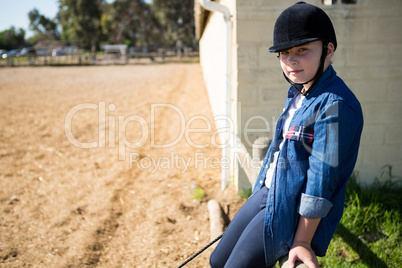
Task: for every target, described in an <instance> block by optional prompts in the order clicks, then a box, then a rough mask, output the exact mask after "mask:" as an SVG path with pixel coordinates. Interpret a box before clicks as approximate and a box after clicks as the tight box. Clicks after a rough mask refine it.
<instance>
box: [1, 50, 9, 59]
mask: <svg viewBox="0 0 402 268" xmlns="http://www.w3.org/2000/svg"><path fill="white" fill-rule="evenodd" d="M7 52H8V51H7V50H5V49H0V59H1V58H3V55H4V54H7Z"/></svg>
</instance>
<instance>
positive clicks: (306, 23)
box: [269, 2, 337, 95]
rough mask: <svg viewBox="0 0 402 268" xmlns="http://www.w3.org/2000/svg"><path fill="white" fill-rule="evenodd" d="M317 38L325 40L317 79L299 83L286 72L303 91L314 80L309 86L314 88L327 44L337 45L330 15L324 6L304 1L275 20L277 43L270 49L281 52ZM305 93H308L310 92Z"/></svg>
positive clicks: (321, 70) (296, 86)
mask: <svg viewBox="0 0 402 268" xmlns="http://www.w3.org/2000/svg"><path fill="white" fill-rule="evenodd" d="M318 40H321V41H322V42H323V51H322V55H321V63H320V66H319V67H318V70H317V73H316V75H315V76H314V78H313V79H311V80H310V81H307V82H305V83H302V84H297V83H293V82H292V81H291V80H290V79H289V78H288V77H287V76H286V75H285V74H284V76H285V78H286V80H287V81H288V82H289V83H290V84H291V85H292V86H293V87H295V88H296V89H297V90H298V91H300V92H301V89H302V88H303V85H305V84H307V83H309V82H311V81H312V80H315V81H314V83H313V85H312V86H311V87H310V88H309V90H311V89H312V88H313V87H314V86H315V84H316V83H317V81H318V80H319V78H320V77H321V75H322V73H323V69H324V62H325V56H326V55H327V45H328V43H330V42H331V43H332V44H333V45H334V50H336V47H337V42H336V35H335V30H334V27H333V25H332V22H331V20H330V18H329V17H328V15H327V14H326V13H325V12H324V11H323V10H322V9H321V8H319V7H316V6H314V5H310V4H307V3H305V2H297V3H296V4H294V5H293V6H290V7H289V8H287V9H285V10H284V11H283V12H282V13H281V14H280V15H279V17H278V19H277V20H276V23H275V27H274V45H273V46H272V47H270V48H269V52H276V53H279V52H282V51H286V50H288V49H291V48H293V47H297V46H301V45H304V44H307V43H310V42H313V41H318ZM304 94H305V95H306V94H307V92H305V93H304Z"/></svg>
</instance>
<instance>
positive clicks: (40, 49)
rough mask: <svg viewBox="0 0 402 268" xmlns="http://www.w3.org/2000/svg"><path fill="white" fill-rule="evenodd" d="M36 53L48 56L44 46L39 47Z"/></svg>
mask: <svg viewBox="0 0 402 268" xmlns="http://www.w3.org/2000/svg"><path fill="white" fill-rule="evenodd" d="M36 55H38V56H49V55H50V53H49V50H47V49H46V48H39V49H37V50H36Z"/></svg>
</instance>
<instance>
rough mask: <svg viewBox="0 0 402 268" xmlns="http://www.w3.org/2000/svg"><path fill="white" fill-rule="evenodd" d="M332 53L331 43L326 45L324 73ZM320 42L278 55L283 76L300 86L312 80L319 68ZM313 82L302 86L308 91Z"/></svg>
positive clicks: (294, 48)
mask: <svg viewBox="0 0 402 268" xmlns="http://www.w3.org/2000/svg"><path fill="white" fill-rule="evenodd" d="M333 52H334V46H333V44H332V43H329V44H328V53H327V57H326V58H325V65H324V71H325V70H326V69H327V68H328V66H329V62H330V60H331V58H332V55H333ZM321 54H322V41H314V42H311V43H307V44H305V45H302V46H299V47H293V48H291V49H289V50H286V51H282V52H280V53H279V59H280V61H281V68H282V70H283V72H284V73H285V75H286V76H287V77H288V78H289V79H290V80H292V81H293V82H294V83H297V84H302V83H305V82H307V81H309V80H310V79H313V78H314V76H315V75H316V73H317V70H318V67H319V66H320V58H321ZM313 82H314V81H311V82H310V83H308V84H306V85H304V88H305V89H308V88H309V87H310V86H311V85H312V83H313Z"/></svg>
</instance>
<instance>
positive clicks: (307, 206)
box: [299, 194, 333, 219]
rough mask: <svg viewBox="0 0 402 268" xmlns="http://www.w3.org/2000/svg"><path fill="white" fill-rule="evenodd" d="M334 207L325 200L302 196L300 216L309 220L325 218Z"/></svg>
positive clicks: (306, 195)
mask: <svg viewBox="0 0 402 268" xmlns="http://www.w3.org/2000/svg"><path fill="white" fill-rule="evenodd" d="M332 206H333V205H332V203H331V202H330V201H329V200H327V199H325V198H322V197H317V196H312V195H308V194H302V196H301V201H300V206H299V214H300V215H302V216H303V217H306V218H309V219H316V218H324V217H325V216H327V214H328V212H329V211H330V209H331V208H332Z"/></svg>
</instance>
